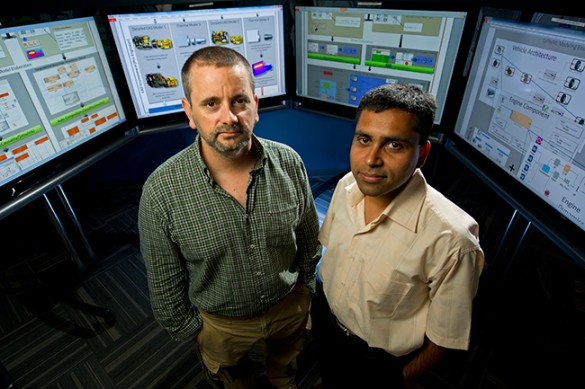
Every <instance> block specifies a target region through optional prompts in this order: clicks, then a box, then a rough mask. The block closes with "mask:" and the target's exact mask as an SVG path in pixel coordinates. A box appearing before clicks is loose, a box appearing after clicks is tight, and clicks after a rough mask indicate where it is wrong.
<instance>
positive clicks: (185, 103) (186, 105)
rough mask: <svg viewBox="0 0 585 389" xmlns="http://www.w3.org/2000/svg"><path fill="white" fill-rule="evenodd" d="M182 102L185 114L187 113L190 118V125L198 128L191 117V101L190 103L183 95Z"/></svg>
mask: <svg viewBox="0 0 585 389" xmlns="http://www.w3.org/2000/svg"><path fill="white" fill-rule="evenodd" d="M181 104H182V105H183V111H185V115H187V118H188V119H189V127H191V128H192V129H194V130H196V129H197V126H196V125H195V122H194V121H193V120H192V119H191V103H189V102H188V101H187V99H186V98H184V97H183V98H182V99H181Z"/></svg>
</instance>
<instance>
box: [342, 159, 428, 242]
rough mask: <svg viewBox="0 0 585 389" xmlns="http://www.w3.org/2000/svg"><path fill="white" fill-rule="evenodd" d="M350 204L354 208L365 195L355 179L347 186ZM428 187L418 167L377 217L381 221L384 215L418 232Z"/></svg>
mask: <svg viewBox="0 0 585 389" xmlns="http://www.w3.org/2000/svg"><path fill="white" fill-rule="evenodd" d="M345 190H346V191H347V198H348V201H349V205H350V206H351V207H352V208H354V207H356V206H357V205H358V204H359V203H360V202H361V201H363V199H364V195H363V194H362V192H361V191H360V190H359V187H358V186H357V183H356V181H355V180H352V182H351V183H350V184H349V185H347V186H346V187H345ZM426 194H427V187H426V180H425V178H424V176H423V174H422V172H421V170H420V169H416V170H415V171H414V173H413V174H412V177H411V178H410V180H408V182H407V183H406V186H405V187H404V189H402V191H401V192H400V193H399V194H398V196H396V198H395V199H394V200H392V202H390V204H388V206H387V207H386V208H385V209H384V211H383V212H382V214H381V216H380V217H379V218H377V219H376V220H378V221H379V222H381V221H382V220H383V218H384V217H386V218H388V219H392V220H393V221H394V222H396V223H398V224H400V225H402V226H404V227H405V228H408V229H409V230H411V231H414V232H416V230H417V226H418V221H419V217H420V212H421V209H422V205H423V202H424V200H425V198H426Z"/></svg>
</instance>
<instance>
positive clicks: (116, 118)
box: [0, 17, 126, 199]
mask: <svg viewBox="0 0 585 389" xmlns="http://www.w3.org/2000/svg"><path fill="white" fill-rule="evenodd" d="M26 20H31V19H26ZM0 36H1V38H0V189H1V190H2V193H4V192H10V196H7V198H8V199H10V197H15V196H18V195H19V194H20V192H21V191H23V190H25V189H26V188H25V187H22V185H29V183H26V184H22V183H21V181H23V180H24V179H25V177H31V176H34V174H33V172H37V171H39V170H44V169H41V168H45V167H47V171H46V172H43V174H48V175H50V174H51V173H52V169H53V167H52V163H51V164H49V162H54V161H57V160H60V159H61V158H64V155H65V154H67V155H70V154H71V153H72V152H73V150H74V149H76V150H77V149H81V147H80V146H81V145H84V146H85V145H87V144H89V143H90V142H93V141H94V139H95V140H96V141H97V138H98V137H99V136H100V135H101V134H104V133H105V132H108V131H110V130H112V129H114V128H116V127H118V125H120V124H121V123H122V122H125V121H126V116H125V114H124V110H123V108H122V104H121V102H120V98H119V95H118V93H117V90H116V86H115V84H114V79H113V76H112V73H111V69H110V67H109V64H108V61H107V58H106V53H105V52H104V47H103V44H102V41H101V38H100V35H99V33H98V28H97V26H96V22H95V20H94V18H93V17H83V18H75V19H68V20H56V21H47V22H41V23H33V24H26V25H18V26H12V27H4V28H0ZM42 178H43V177H42V176H38V177H35V178H34V179H32V178H31V181H30V184H33V183H35V182H36V181H38V180H42Z"/></svg>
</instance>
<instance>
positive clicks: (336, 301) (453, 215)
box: [319, 169, 484, 356]
mask: <svg viewBox="0 0 585 389" xmlns="http://www.w3.org/2000/svg"><path fill="white" fill-rule="evenodd" d="M319 239H320V241H321V243H322V244H323V245H324V246H325V249H326V251H325V254H324V256H323V259H322V262H321V265H320V267H319V277H320V279H321V280H322V281H323V288H324V292H325V295H326V297H327V300H328V302H329V305H330V306H331V310H332V312H333V314H334V315H335V316H336V317H337V319H338V320H339V321H340V322H341V323H342V324H343V325H344V326H345V327H346V328H348V329H349V330H350V331H352V332H353V333H354V334H355V335H357V336H359V337H360V338H361V339H363V340H365V341H366V342H367V343H368V344H369V345H370V346H371V347H378V348H382V349H384V350H386V351H387V352H389V353H390V354H393V355H396V356H401V355H406V354H409V353H410V352H412V351H414V350H416V349H417V348H419V347H420V346H421V345H422V344H423V341H424V336H425V334H426V335H427V336H428V337H429V339H431V340H432V341H433V342H434V343H436V344H438V345H440V346H443V347H446V348H452V349H467V348H468V346H469V334H470V328H471V308H472V300H473V298H474V296H475V294H476V292H477V287H478V281H479V276H480V274H481V271H482V269H483V264H484V255H483V251H482V249H481V247H480V245H479V239H478V225H477V223H476V221H475V220H474V219H473V218H472V217H471V216H469V215H468V214H467V213H465V211H463V210H462V209H461V208H459V207H458V206H457V205H455V204H454V203H453V202H451V201H450V200H449V199H447V198H446V197H445V196H443V195H442V194H441V193H439V192H438V191H437V190H435V189H434V188H432V187H431V186H430V185H427V183H426V181H425V179H424V177H423V174H422V172H421V171H420V170H419V169H417V170H416V171H415V173H414V174H413V176H412V178H411V179H410V181H409V182H408V183H407V185H406V187H405V188H404V189H403V190H402V192H401V193H400V194H399V195H398V196H397V197H396V198H395V199H394V200H393V201H392V202H391V203H390V204H389V205H388V206H387V207H386V209H385V210H384V211H383V212H382V214H381V215H380V216H379V217H378V218H377V219H375V220H373V221H372V222H371V223H370V224H368V225H366V224H365V221H364V196H363V194H362V193H361V192H360V190H359V188H358V186H357V184H356V182H355V179H354V177H353V175H352V173H351V172H350V173H348V174H347V175H345V176H344V177H343V178H342V179H341V180H340V181H339V182H338V184H337V187H336V189H335V192H334V194H333V197H332V199H331V203H330V205H329V208H328V211H327V214H326V216H325V220H324V221H323V226H322V228H321V231H320V234H319Z"/></svg>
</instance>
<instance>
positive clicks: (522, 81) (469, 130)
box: [450, 17, 585, 260]
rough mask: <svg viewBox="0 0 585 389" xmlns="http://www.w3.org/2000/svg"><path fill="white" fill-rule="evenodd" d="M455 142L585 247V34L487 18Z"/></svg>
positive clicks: (563, 235)
mask: <svg viewBox="0 0 585 389" xmlns="http://www.w3.org/2000/svg"><path fill="white" fill-rule="evenodd" d="M452 140H453V142H454V143H453V145H454V147H456V148H458V151H459V152H461V151H462V152H464V155H465V156H466V158H467V159H468V162H469V164H471V165H473V167H474V168H476V169H478V170H479V171H481V172H482V174H484V175H485V176H486V177H487V178H488V179H489V180H490V181H493V182H495V183H496V184H497V185H498V186H499V188H500V190H501V191H502V193H504V194H505V196H506V197H508V198H510V199H512V201H513V203H514V204H513V205H514V206H516V207H518V208H519V209H522V210H524V211H525V212H526V214H527V215H528V217H529V218H530V219H532V220H533V221H535V222H536V223H537V225H538V226H540V227H541V228H543V229H546V230H547V231H548V232H550V234H551V235H554V240H558V241H560V242H561V243H562V244H565V245H567V246H568V247H572V248H575V247H577V246H582V242H581V240H582V237H583V236H585V235H584V234H583V233H584V232H585V33H584V32H583V31H579V30H575V29H568V28H558V27H551V26H546V25H541V24H536V23H528V22H520V21H512V20H506V19H500V18H492V17H485V18H484V19H483V23H482V26H481V33H480V35H479V40H478V42H477V49H476V53H475V56H474V59H473V63H472V66H471V71H470V76H469V81H468V83H467V86H466V89H465V93H464V96H463V105H462V106H461V111H460V114H459V116H458V120H457V122H456V126H455V131H454V133H453V138H452ZM450 147H451V146H450ZM579 237H580V238H579ZM579 251H580V250H577V252H579ZM575 255H583V254H582V252H581V253H579V254H575ZM584 260H585V258H584Z"/></svg>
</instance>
